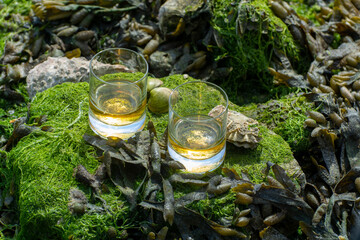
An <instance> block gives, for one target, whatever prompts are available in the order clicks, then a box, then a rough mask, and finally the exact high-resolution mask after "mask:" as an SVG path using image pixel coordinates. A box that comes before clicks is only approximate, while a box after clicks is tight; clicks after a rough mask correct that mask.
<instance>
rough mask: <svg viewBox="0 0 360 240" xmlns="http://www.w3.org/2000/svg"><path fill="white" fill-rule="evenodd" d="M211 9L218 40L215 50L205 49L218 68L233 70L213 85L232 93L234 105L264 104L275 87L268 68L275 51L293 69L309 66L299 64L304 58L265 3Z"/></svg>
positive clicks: (227, 1) (220, 4)
mask: <svg viewBox="0 0 360 240" xmlns="http://www.w3.org/2000/svg"><path fill="white" fill-rule="evenodd" d="M211 9H212V13H213V17H212V20H211V24H212V26H213V28H214V29H215V31H216V33H217V36H218V37H217V39H218V40H217V45H216V46H207V47H208V48H210V49H211V50H212V51H213V54H214V57H215V59H216V60H218V61H219V64H221V65H225V66H229V67H232V71H231V72H230V75H229V77H227V78H225V79H224V78H222V79H215V81H218V83H219V84H221V86H222V87H223V88H224V89H225V90H226V91H227V92H229V93H231V94H229V95H230V99H231V100H232V101H233V102H235V103H241V104H243V103H249V102H263V101H265V100H266V99H268V98H269V96H270V95H271V92H272V90H273V89H274V85H273V78H272V77H271V76H270V74H269V73H268V71H267V68H268V67H269V65H270V60H271V59H272V57H273V56H274V49H277V50H280V51H281V52H283V53H284V54H285V55H286V56H287V57H288V58H289V59H290V60H291V62H292V63H293V66H294V67H295V69H299V65H306V64H309V62H310V61H302V60H303V59H304V58H306V54H303V53H302V52H301V48H300V47H299V45H298V44H297V42H296V40H295V39H294V38H293V37H292V35H291V33H290V31H289V29H288V28H287V26H286V24H285V23H284V22H283V21H282V20H281V19H280V18H278V17H277V16H275V14H274V13H273V12H272V10H271V8H270V5H269V2H268V1H267V0H249V1H238V0H237V1H233V0H215V1H211ZM300 53H301V54H300ZM300 59H301V60H300ZM306 69H308V68H306Z"/></svg>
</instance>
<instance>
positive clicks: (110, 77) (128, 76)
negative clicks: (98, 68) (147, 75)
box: [101, 72, 144, 82]
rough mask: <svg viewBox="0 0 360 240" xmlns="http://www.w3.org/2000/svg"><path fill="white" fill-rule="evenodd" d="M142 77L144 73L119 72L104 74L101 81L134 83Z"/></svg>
mask: <svg viewBox="0 0 360 240" xmlns="http://www.w3.org/2000/svg"><path fill="white" fill-rule="evenodd" d="M142 77H144V73H142V72H135V73H126V72H120V73H112V74H106V75H104V76H101V79H102V80H104V81H120V80H127V81H130V82H135V81H137V80H140V79H141V78H142Z"/></svg>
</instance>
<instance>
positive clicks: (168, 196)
mask: <svg viewBox="0 0 360 240" xmlns="http://www.w3.org/2000/svg"><path fill="white" fill-rule="evenodd" d="M163 191H164V199H165V202H164V212H163V216H164V220H165V221H166V222H168V223H169V224H170V225H172V224H173V221H174V214H175V207H174V203H175V200H174V192H173V188H172V186H171V184H170V182H169V180H167V179H163Z"/></svg>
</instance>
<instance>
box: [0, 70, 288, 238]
mask: <svg viewBox="0 0 360 240" xmlns="http://www.w3.org/2000/svg"><path fill="white" fill-rule="evenodd" d="M161 80H162V81H163V82H164V86H165V87H169V88H174V87H175V86H177V85H179V84H181V83H183V82H185V81H189V80H192V79H191V78H189V79H186V80H185V79H184V78H183V77H182V76H180V75H175V76H170V77H166V78H163V79H161ZM232 108H233V109H235V110H237V108H238V107H237V106H235V105H233V107H232ZM87 112H88V84H87V83H64V84H62V85H58V86H55V87H53V88H50V89H48V90H46V91H44V92H42V93H39V94H38V95H36V97H35V98H34V99H33V102H32V104H31V116H32V117H33V118H35V117H37V116H40V115H43V114H46V115H47V118H48V121H47V122H46V123H45V124H46V125H48V126H51V127H52V128H53V129H52V131H49V132H43V131H36V132H33V133H31V134H30V135H29V136H27V137H25V138H23V139H22V140H21V141H20V142H19V143H18V145H17V146H16V147H15V148H14V149H12V151H11V152H10V153H9V154H8V158H7V161H8V165H9V167H11V169H12V171H13V177H14V180H15V181H16V186H17V190H16V192H17V200H18V208H19V214H20V225H21V228H20V232H19V236H18V238H19V239H33V238H36V239H38V238H39V239H70V238H71V239H101V238H103V236H104V234H105V232H106V231H107V229H108V228H109V227H115V228H116V229H117V230H118V231H121V230H123V229H127V228H131V227H138V226H139V223H138V222H137V220H136V214H133V213H130V212H129V211H130V210H129V207H128V204H127V203H126V202H125V201H124V199H123V197H122V196H121V194H120V192H119V191H118V190H116V189H115V188H114V187H112V184H108V185H109V192H107V193H104V194H103V195H102V197H103V198H104V199H105V200H106V202H107V204H108V206H109V207H110V209H111V210H112V213H111V214H110V213H107V212H104V213H103V214H95V213H91V212H87V213H85V214H84V215H82V216H73V215H71V213H70V211H69V209H68V205H67V204H68V197H69V189H70V188H73V187H79V188H80V189H82V190H84V191H85V193H86V194H87V196H88V197H89V198H90V189H88V188H86V187H84V186H82V185H81V184H79V183H77V182H76V181H75V179H74V178H73V177H72V173H73V169H74V168H75V167H76V166H77V165H78V164H82V165H84V166H85V167H86V168H87V169H88V170H89V171H90V172H94V171H95V169H96V167H97V166H98V165H99V162H98V160H97V159H96V158H95V157H94V156H95V150H94V148H93V147H91V146H89V145H87V144H86V143H85V142H84V141H83V139H82V135H83V134H84V133H86V132H88V133H91V130H90V128H89V126H88V116H87ZM147 116H148V119H151V120H152V121H153V122H154V123H155V127H156V129H157V131H158V132H159V133H161V132H163V131H164V129H165V127H166V124H167V115H166V114H164V115H155V114H152V113H150V112H148V113H147ZM260 132H261V134H262V140H261V141H260V144H259V146H258V147H257V148H256V149H255V150H249V149H241V148H236V147H234V146H231V145H230V144H229V145H228V150H227V156H226V159H225V166H226V167H231V168H235V169H236V170H238V171H240V170H247V171H248V172H249V173H250V175H251V176H252V177H253V179H254V181H256V182H261V181H262V177H261V172H260V169H261V168H263V167H264V166H265V164H264V163H265V162H267V161H272V162H279V163H287V162H290V161H292V160H293V157H292V152H291V149H290V147H289V145H288V144H287V143H286V142H285V141H284V140H283V139H282V138H281V137H280V136H279V135H276V134H275V133H273V132H271V131H270V130H268V129H267V128H265V127H260ZM185 191H186V190H185V189H184V187H181V186H176V187H175V195H176V196H181V195H183V192H185ZM233 198H234V195H233V193H229V194H228V195H224V196H219V197H216V198H213V199H207V200H203V201H201V202H197V203H193V204H192V205H191V206H190V207H191V208H193V209H195V210H196V211H199V212H200V213H202V214H204V215H206V216H207V217H210V218H212V219H219V218H220V217H231V214H232V212H233V209H234V201H233ZM90 202H92V203H94V204H98V205H99V206H100V205H101V204H100V203H99V201H97V200H96V199H90ZM39 229H41V231H39Z"/></svg>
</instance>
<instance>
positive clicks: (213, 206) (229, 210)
mask: <svg viewBox="0 0 360 240" xmlns="http://www.w3.org/2000/svg"><path fill="white" fill-rule="evenodd" d="M235 198H236V194H235V193H233V192H229V193H227V194H224V195H220V196H217V197H214V198H210V199H209V198H207V199H204V200H200V201H196V202H193V203H192V204H189V206H188V207H189V208H191V209H193V210H196V211H197V212H199V213H200V214H201V215H203V216H204V217H206V218H208V219H210V220H213V221H218V220H220V219H221V218H227V219H231V218H232V216H233V214H234V210H235V203H234V201H235Z"/></svg>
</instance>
